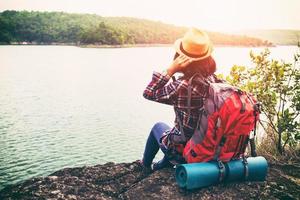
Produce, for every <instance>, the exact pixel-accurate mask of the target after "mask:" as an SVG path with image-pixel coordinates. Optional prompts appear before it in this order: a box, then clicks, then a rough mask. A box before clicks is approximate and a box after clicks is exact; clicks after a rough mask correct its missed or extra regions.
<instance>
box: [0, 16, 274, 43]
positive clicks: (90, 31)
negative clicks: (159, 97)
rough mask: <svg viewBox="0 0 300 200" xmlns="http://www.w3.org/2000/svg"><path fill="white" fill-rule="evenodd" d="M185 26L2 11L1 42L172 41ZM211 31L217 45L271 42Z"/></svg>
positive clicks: (180, 34) (184, 29) (107, 18)
mask: <svg viewBox="0 0 300 200" xmlns="http://www.w3.org/2000/svg"><path fill="white" fill-rule="evenodd" d="M186 30H187V27H179V26H174V25H170V24H165V23H162V22H159V21H151V20H146V19H138V18H131V17H101V16H98V15H92V14H70V13H64V12H38V11H31V12H29V11H4V12H1V13H0V44H12V43H13V44H14V43H24V42H25V43H30V44H97V45H123V44H171V43H173V42H174V41H175V40H176V39H177V38H180V37H182V36H183V34H184V33H185V32H186ZM208 34H209V36H210V38H211V40H212V41H213V43H214V44H216V45H237V46H267V45H270V43H269V42H268V41H265V40H261V39H257V38H253V37H248V36H239V35H229V34H223V33H218V32H209V31H208Z"/></svg>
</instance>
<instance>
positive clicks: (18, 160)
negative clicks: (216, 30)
mask: <svg viewBox="0 0 300 200" xmlns="http://www.w3.org/2000/svg"><path fill="white" fill-rule="evenodd" d="M251 49H252V50H253V51H255V52H259V51H261V50H262V49H263V48H246V47H216V48H215V50H214V54H213V55H214V57H215V59H216V62H217V66H218V71H217V73H224V74H228V73H229V71H230V67H231V66H232V65H233V64H239V65H246V66H250V65H251V62H250V57H249V52H250V50H251ZM296 49H297V48H296V47H295V46H280V47H274V48H270V50H271V53H272V57H273V58H277V59H284V60H286V61H292V59H293V54H294V52H295V51H296ZM173 55H174V50H173V49H172V48H171V47H147V48H142V47H140V48H106V49H101V48H98V49H96V48H95V49H93V48H78V47H73V46H0V190H1V189H2V188H3V187H4V186H6V185H8V184H13V183H16V182H18V181H22V180H25V179H27V178H30V177H33V176H44V175H48V174H50V173H52V172H54V171H56V170H59V169H61V168H64V167H74V166H83V165H95V164H101V163H106V162H109V161H112V162H131V161H134V160H137V159H140V158H141V157H142V153H143V149H144V145H145V141H146V139H147V136H148V134H149V131H150V129H151V127H152V125H153V124H154V123H155V122H158V121H163V122H166V123H168V124H169V125H172V123H173V117H174V116H173V110H172V107H171V106H167V105H162V104H158V103H154V102H150V101H147V100H145V99H144V98H143V96H142V93H143V90H144V88H145V87H146V85H147V83H148V82H149V81H150V80H151V75H152V72H153V70H159V71H161V70H163V69H164V68H166V67H167V66H168V65H169V63H170V61H171V59H172V58H173ZM160 156H161V154H160Z"/></svg>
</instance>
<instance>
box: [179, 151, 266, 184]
mask: <svg viewBox="0 0 300 200" xmlns="http://www.w3.org/2000/svg"><path fill="white" fill-rule="evenodd" d="M224 165H225V170H224V173H223V177H224V179H223V181H225V182H231V181H242V180H247V181H264V180H265V179H266V176H267V171H268V163H267V160H266V159H265V158H264V157H262V156H258V157H249V158H247V159H245V160H244V159H240V160H233V161H230V162H228V163H224ZM220 174H221V173H220V167H219V164H218V162H216V161H212V162H203V163H191V164H181V165H178V166H176V170H175V176H176V181H177V183H178V185H179V187H181V188H186V189H188V190H190V189H195V188H202V187H207V186H210V185H213V184H217V183H219V182H220Z"/></svg>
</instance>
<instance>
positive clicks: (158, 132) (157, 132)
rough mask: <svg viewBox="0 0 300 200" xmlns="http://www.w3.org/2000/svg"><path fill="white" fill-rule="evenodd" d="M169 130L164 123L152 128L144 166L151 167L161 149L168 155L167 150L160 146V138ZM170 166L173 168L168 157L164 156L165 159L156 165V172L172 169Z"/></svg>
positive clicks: (146, 147)
mask: <svg viewBox="0 0 300 200" xmlns="http://www.w3.org/2000/svg"><path fill="white" fill-rule="evenodd" d="M169 129H171V128H170V127H169V126H168V125H167V124H165V123H163V122H158V123H156V124H155V125H154V126H153V127H152V129H151V132H150V134H149V136H148V139H147V143H146V146H145V151H144V156H143V164H144V166H146V167H150V166H151V164H152V161H153V159H154V157H155V155H156V154H157V152H158V150H159V149H161V151H162V152H163V153H164V154H166V152H167V149H166V148H164V147H163V146H161V145H160V138H161V136H162V134H163V133H164V132H165V131H166V130H169ZM170 166H172V164H171V163H170V162H169V160H168V158H167V156H166V155H164V157H163V159H161V160H160V161H158V162H157V163H156V164H155V165H154V170H159V169H162V168H164V167H170Z"/></svg>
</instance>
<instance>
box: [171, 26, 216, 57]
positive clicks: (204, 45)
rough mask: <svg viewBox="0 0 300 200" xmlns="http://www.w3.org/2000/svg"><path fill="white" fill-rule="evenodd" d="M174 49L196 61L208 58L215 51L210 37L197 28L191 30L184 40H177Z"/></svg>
mask: <svg viewBox="0 0 300 200" xmlns="http://www.w3.org/2000/svg"><path fill="white" fill-rule="evenodd" d="M174 47H175V49H176V51H177V53H179V54H180V55H182V54H184V55H186V56H187V57H190V58H192V59H193V60H195V61H196V60H202V59H204V58H207V57H208V56H210V55H211V52H212V50H213V48H212V43H211V41H210V39H209V37H208V35H207V34H206V33H205V32H203V31H201V30H198V29H196V28H191V29H189V30H188V31H187V32H186V33H185V35H184V36H183V38H180V39H178V40H176V41H175V43H174Z"/></svg>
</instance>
